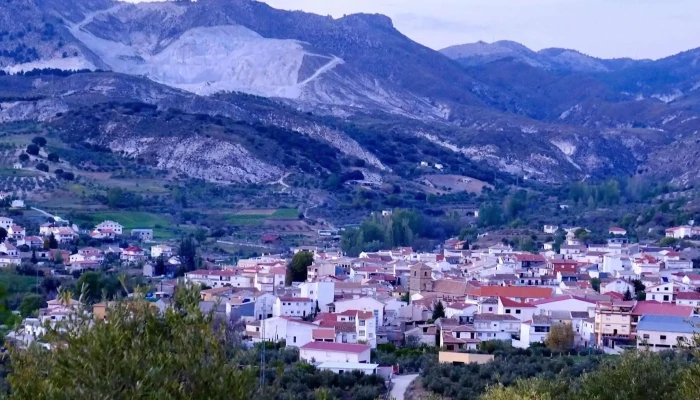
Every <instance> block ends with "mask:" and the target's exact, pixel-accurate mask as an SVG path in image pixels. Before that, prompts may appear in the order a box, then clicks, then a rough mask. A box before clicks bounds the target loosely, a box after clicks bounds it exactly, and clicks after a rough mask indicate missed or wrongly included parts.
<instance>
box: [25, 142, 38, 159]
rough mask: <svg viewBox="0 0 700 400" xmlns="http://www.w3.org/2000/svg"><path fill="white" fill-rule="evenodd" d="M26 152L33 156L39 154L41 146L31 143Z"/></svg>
mask: <svg viewBox="0 0 700 400" xmlns="http://www.w3.org/2000/svg"><path fill="white" fill-rule="evenodd" d="M26 152H27V153H28V154H31V155H33V156H38V155H39V146H37V145H35V144H30V145H29V146H27V150H26Z"/></svg>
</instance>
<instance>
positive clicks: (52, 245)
mask: <svg viewBox="0 0 700 400" xmlns="http://www.w3.org/2000/svg"><path fill="white" fill-rule="evenodd" d="M46 244H47V243H44V248H48V249H57V248H58V240H56V236H54V234H53V233H52V234H51V235H49V240H48V247H47V246H46Z"/></svg>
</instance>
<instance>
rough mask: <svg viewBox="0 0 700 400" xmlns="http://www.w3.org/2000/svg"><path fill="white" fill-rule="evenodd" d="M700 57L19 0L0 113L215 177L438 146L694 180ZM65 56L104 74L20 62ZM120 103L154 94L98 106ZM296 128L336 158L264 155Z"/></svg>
mask: <svg viewBox="0 0 700 400" xmlns="http://www.w3.org/2000/svg"><path fill="white" fill-rule="evenodd" d="M17 21H21V22H20V23H18V22H17ZM699 60H700V50H699V49H695V50H690V51H687V52H684V53H681V54H678V55H675V56H671V57H668V58H665V59H661V60H656V61H651V60H631V59H615V60H603V59H597V58H594V57H590V56H587V55H584V54H582V53H580V52H577V51H575V50H568V49H545V50H541V51H537V52H535V51H532V50H530V49H528V48H527V47H525V46H523V45H521V44H518V43H515V42H508V41H501V42H495V43H492V44H487V43H483V42H479V43H474V44H465V45H461V46H453V47H450V48H447V49H443V50H441V51H434V50H432V49H429V48H427V47H424V46H422V45H420V44H418V43H416V42H414V41H412V40H411V39H410V38H408V37H406V36H405V35H403V34H402V33H401V32H399V31H398V30H397V29H395V28H394V26H393V23H392V21H391V20H390V19H389V18H388V17H385V16H382V15H369V14H356V15H348V16H345V17H343V18H338V19H333V18H331V17H326V16H319V15H314V14H309V13H304V12H299V11H283V10H277V9H274V8H272V7H270V6H268V5H266V4H265V3H261V2H256V1H251V0H199V1H197V2H187V1H178V2H165V3H140V4H130V3H121V2H115V1H112V0H70V1H69V0H8V1H7V2H6V3H4V4H3V7H2V8H1V9H0V69H2V70H3V71H5V72H6V73H7V74H8V75H7V76H3V77H0V83H1V84H0V96H2V98H1V99H0V100H2V103H0V122H13V121H20V120H32V119H33V120H38V121H41V122H42V123H45V124H47V125H49V126H51V127H52V129H53V130H55V131H56V132H59V134H61V135H63V137H64V138H65V139H66V140H68V141H72V142H76V143H83V142H85V143H92V144H97V145H100V146H105V147H109V148H110V149H112V150H114V151H115V152H118V153H119V154H120V155H121V156H123V157H130V158H138V159H141V160H143V161H144V162H147V163H149V165H151V166H152V167H153V168H159V169H174V170H176V171H177V172H179V173H182V174H185V175H189V176H193V177H198V178H203V179H208V180H212V181H216V182H253V183H264V182H274V181H276V180H278V179H280V178H281V177H282V176H284V175H285V174H286V173H289V172H300V173H313V174H318V175H319V176H324V175H327V174H329V173H342V171H347V170H350V169H357V168H361V169H362V170H363V171H364V173H365V174H366V175H367V176H373V175H378V176H392V177H399V178H400V179H414V178H415V171H413V170H415V165H418V164H419V163H420V162H421V161H429V162H431V163H440V164H444V165H446V167H447V168H446V170H448V171H451V172H453V173H461V174H477V175H480V176H484V175H488V174H492V175H494V176H495V175H497V174H499V173H501V174H506V175H510V176H515V175H518V176H522V177H525V178H527V179H532V180H537V181H541V182H552V183H554V182H565V181H571V180H580V179H589V178H594V179H597V178H605V177H609V176H616V175H634V174H643V175H646V176H649V177H653V178H658V179H664V180H668V181H674V182H676V183H678V184H682V185H688V184H693V183H694V182H695V181H697V180H698V179H700V173H698V168H697V167H698V166H700V162H698V157H697V154H698V152H700V141H698V140H697V139H696V137H697V133H698V130H700V118H698V117H700V103H699V100H700V65H699V64H698V61H699ZM49 68H52V69H61V70H89V71H98V70H99V71H103V72H85V71H83V73H79V74H72V75H70V76H61V77H56V78H54V77H53V76H52V77H50V78H49V77H48V76H47V75H36V74H22V73H19V74H18V72H20V71H31V70H34V69H49ZM117 103H144V104H146V105H152V106H155V110H151V109H150V108H143V107H140V108H139V107H136V108H137V111H134V107H126V108H124V107H116V106H114V107H112V109H107V108H105V107H102V106H97V105H100V104H102V105H104V104H111V105H114V104H117ZM90 107H98V108H99V109H100V112H99V113H97V114H93V115H91V113H90V111H88V110H89V109H90ZM168 110H171V111H168ZM172 110H177V111H178V112H179V113H184V114H187V115H190V116H193V117H192V118H189V117H188V118H185V117H182V116H181V115H180V114H177V116H173V112H172ZM168 113H170V114H168ZM169 115H170V116H169ZM196 116H201V117H199V119H197V117H196ZM204 116H206V118H213V120H209V119H206V118H205V117H204ZM167 118H170V119H169V120H167ZM217 119H219V120H218V121H217ZM166 120H167V121H166ZM170 121H177V122H178V125H173V126H172V127H171V128H167V129H160V130H159V129H158V128H159V127H163V126H165V127H169V126H170V125H168V124H165V122H170ZM159 124H160V125H159ZM163 124H164V125H163ZM203 126H206V127H208V128H207V129H208V130H213V131H216V134H215V135H212V134H211V133H208V131H207V129H204V128H203ZM279 130H282V131H283V132H285V133H284V134H279ZM207 135H208V136H207ZM295 135H296V136H298V137H299V138H300V140H301V141H302V142H303V143H304V146H307V147H308V146H311V147H314V146H315V147H318V148H319V149H324V150H323V151H322V152H321V153H322V154H324V155H325V156H324V161H319V160H316V159H315V157H314V156H313V155H309V154H306V153H305V152H304V149H303V148H298V149H296V150H293V151H292V152H291V153H289V154H286V155H287V156H288V159H286V161H285V159H281V158H280V157H271V156H270V154H267V153H266V152H269V151H277V150H275V149H278V147H275V146H279V148H288V147H289V146H291V144H290V143H289V142H288V138H289V137H294V136H295ZM256 137H257V139H256ZM306 140H308V141H309V142H304V141H306ZM263 142H265V145H263ZM269 143H274V146H273V145H270V146H272V147H266V146H268V144H269ZM256 146H257V147H256ZM292 147H293V146H292ZM210 148H216V149H217V151H215V152H211V151H207V149H210ZM289 158H302V159H304V160H306V161H304V162H303V163H301V162H291V161H290V160H289ZM353 160H355V161H353ZM358 160H361V161H358ZM360 166H361V167H360ZM407 169H410V170H412V171H413V172H412V173H411V174H407V173H406V172H405V171H407ZM504 176H505V175H504Z"/></svg>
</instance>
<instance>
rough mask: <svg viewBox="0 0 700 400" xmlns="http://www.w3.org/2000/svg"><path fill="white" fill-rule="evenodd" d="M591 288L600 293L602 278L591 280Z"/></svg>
mask: <svg viewBox="0 0 700 400" xmlns="http://www.w3.org/2000/svg"><path fill="white" fill-rule="evenodd" d="M591 287H592V288H593V290H595V291H596V292H598V293H600V278H591Z"/></svg>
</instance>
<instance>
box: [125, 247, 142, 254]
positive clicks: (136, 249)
mask: <svg viewBox="0 0 700 400" xmlns="http://www.w3.org/2000/svg"><path fill="white" fill-rule="evenodd" d="M124 251H128V252H129V253H140V252H142V251H143V249H142V248H140V247H127V248H126V249H124Z"/></svg>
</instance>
